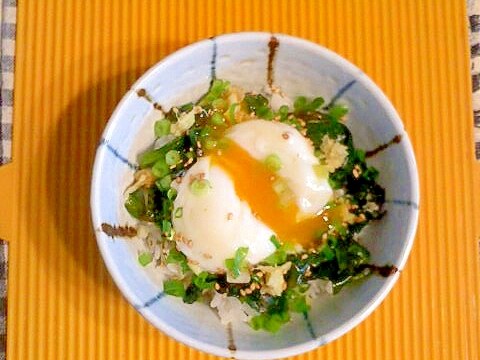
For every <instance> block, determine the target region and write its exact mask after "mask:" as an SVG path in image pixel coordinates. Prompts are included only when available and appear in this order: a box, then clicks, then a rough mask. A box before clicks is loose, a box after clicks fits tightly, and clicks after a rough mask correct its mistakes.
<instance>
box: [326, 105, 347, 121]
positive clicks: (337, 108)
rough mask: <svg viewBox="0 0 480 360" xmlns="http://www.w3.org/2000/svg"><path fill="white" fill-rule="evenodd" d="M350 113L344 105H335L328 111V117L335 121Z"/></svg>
mask: <svg viewBox="0 0 480 360" xmlns="http://www.w3.org/2000/svg"><path fill="white" fill-rule="evenodd" d="M347 113H348V108H347V107H346V106H344V105H333V106H331V107H330V109H328V115H330V116H331V117H333V118H335V119H341V118H342V117H344V116H345V115H346V114H347Z"/></svg>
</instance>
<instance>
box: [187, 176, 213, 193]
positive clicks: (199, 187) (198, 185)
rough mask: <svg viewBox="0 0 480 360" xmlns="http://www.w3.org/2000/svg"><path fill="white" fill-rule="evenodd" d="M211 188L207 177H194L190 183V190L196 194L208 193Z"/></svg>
mask: <svg viewBox="0 0 480 360" xmlns="http://www.w3.org/2000/svg"><path fill="white" fill-rule="evenodd" d="M210 188H211V185H210V181H208V180H207V179H194V180H193V181H192V182H191V184H190V191H191V192H192V193H193V195H196V196H203V195H206V194H208V192H209V191H210Z"/></svg>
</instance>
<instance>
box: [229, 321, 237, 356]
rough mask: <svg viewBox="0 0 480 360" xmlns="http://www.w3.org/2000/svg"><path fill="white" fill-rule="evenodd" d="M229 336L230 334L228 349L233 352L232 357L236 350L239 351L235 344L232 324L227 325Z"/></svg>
mask: <svg viewBox="0 0 480 360" xmlns="http://www.w3.org/2000/svg"><path fill="white" fill-rule="evenodd" d="M227 336H228V350H230V351H231V352H232V358H233V354H234V353H235V351H237V346H236V345H235V339H234V338H233V330H232V324H231V323H229V324H228V325H227Z"/></svg>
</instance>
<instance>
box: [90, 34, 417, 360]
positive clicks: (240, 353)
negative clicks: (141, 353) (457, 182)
mask: <svg viewBox="0 0 480 360" xmlns="http://www.w3.org/2000/svg"><path fill="white" fill-rule="evenodd" d="M271 36H275V37H276V38H278V39H279V40H280V41H281V44H287V45H295V46H299V47H303V48H306V50H308V51H311V52H313V53H315V54H316V56H320V57H324V58H327V59H328V60H330V61H332V62H334V63H337V64H338V65H339V66H341V67H343V68H346V69H347V70H348V71H349V72H352V73H359V74H362V76H361V77H359V79H358V80H359V81H360V82H361V83H362V85H363V86H365V87H366V88H367V90H368V91H369V92H370V93H371V94H372V95H373V96H374V97H375V98H376V99H377V101H378V102H379V103H381V104H382V107H383V108H384V110H385V111H386V112H387V114H388V116H387V117H388V118H389V119H390V121H391V122H392V124H393V126H394V127H395V128H396V130H398V131H399V132H401V133H402V136H403V138H402V143H401V144H400V145H402V147H403V149H404V151H405V152H406V156H407V163H408V168H409V169H408V170H409V173H410V174H411V178H410V180H411V183H412V188H411V191H412V197H413V202H415V203H416V204H419V201H420V194H419V193H420V190H419V177H418V168H417V164H416V160H415V155H414V152H413V147H412V144H411V141H410V139H409V136H408V134H407V132H406V130H405V129H404V125H403V122H402V121H401V118H400V116H399V114H398V112H397V111H396V109H395V108H394V107H393V105H392V103H391V102H390V100H389V99H388V98H387V96H386V95H385V94H384V93H383V91H382V90H381V89H380V87H379V86H378V85H376V84H375V83H374V81H373V80H372V79H371V78H370V77H369V76H368V75H366V74H365V73H364V72H363V71H362V70H360V69H359V68H358V67H357V66H355V65H353V64H352V63H351V62H350V61H348V60H347V59H345V58H343V57H342V56H341V55H339V54H337V53H335V52H334V51H332V50H330V49H328V48H326V47H324V46H322V45H319V44H317V43H314V42H312V41H309V40H305V39H302V38H299V37H295V36H291V35H287V34H282V33H269V32H232V33H225V34H221V35H218V36H215V37H214V38H215V40H216V42H217V44H218V43H219V42H229V41H235V42H239V41H249V40H259V39H261V40H262V41H263V40H264V38H267V37H271ZM210 43H211V39H204V40H200V41H197V42H194V43H192V44H189V45H187V46H185V47H183V48H181V49H178V50H176V51H174V52H173V53H171V54H169V55H168V56H166V57H164V58H163V59H162V60H160V61H159V62H157V63H156V64H154V65H153V66H151V67H150V68H149V69H148V70H147V71H146V72H145V73H144V74H143V75H142V76H141V77H140V78H139V79H138V80H137V81H136V82H135V83H134V84H133V85H132V86H131V87H130V89H129V90H128V91H127V92H126V94H125V95H124V96H123V97H122V99H121V100H120V102H119V103H118V104H117V106H116V107H115V110H114V111H113V113H112V115H111V116H110V118H109V120H108V122H107V124H106V126H105V129H104V131H103V133H102V138H106V137H105V136H106V135H107V134H108V133H109V132H110V131H112V128H113V126H114V124H115V123H116V122H118V121H120V119H121V117H119V114H120V112H121V109H122V108H123V107H124V105H125V103H127V102H128V101H129V100H130V98H131V95H132V93H133V92H134V91H135V89H137V88H139V87H140V86H141V84H142V83H144V82H146V81H148V79H149V78H150V77H151V76H152V75H154V73H155V72H156V71H158V70H160V68H161V67H163V66H166V65H168V64H169V63H172V62H175V61H177V59H178V58H181V57H184V56H188V55H189V53H191V52H193V51H196V50H197V49H198V48H201V47H205V46H208V47H210V46H211V45H210ZM104 156H105V148H104V147H98V148H97V151H96V154H95V161H94V165H93V172H92V180H91V194H90V208H91V216H92V223H93V227H94V229H96V228H98V227H99V225H100V224H101V219H100V218H99V207H98V205H97V198H98V196H99V194H98V191H99V190H98V189H99V179H100V176H99V175H100V174H101V172H102V169H101V167H102V163H103V159H104ZM414 210H416V211H414V212H413V214H414V215H413V217H411V221H410V223H409V228H408V232H407V237H406V241H405V245H404V247H403V250H402V252H401V253H400V255H399V263H398V264H397V266H398V269H399V271H398V272H397V273H396V274H394V275H393V276H390V277H388V278H386V279H385V283H384V285H383V286H382V287H381V288H380V289H379V290H378V292H377V293H376V294H375V296H374V297H372V298H371V299H370V301H369V302H368V303H367V304H366V305H364V306H363V308H362V309H361V310H360V311H358V312H357V313H356V314H355V315H354V316H352V317H351V318H350V319H348V320H347V321H346V322H345V323H343V324H342V325H340V326H339V327H337V328H335V329H333V330H331V331H329V332H328V333H327V334H325V335H323V336H321V337H320V338H317V339H315V340H308V341H305V342H303V343H301V344H297V345H294V346H289V347H284V348H279V349H275V350H258V351H252V350H237V351H236V352H235V354H234V356H235V358H241V359H274V358H283V357H289V356H294V355H298V354H301V353H305V352H307V351H310V350H313V349H315V348H317V347H319V346H322V345H325V344H327V343H329V342H332V341H333V340H336V339H337V338H339V337H340V336H342V335H344V334H345V333H347V332H348V331H350V330H351V329H352V328H354V327H355V326H357V325H358V324H360V323H361V322H362V321H363V320H364V319H365V318H366V317H368V315H370V314H371V313H372V312H373V311H374V310H375V309H376V308H377V307H378V306H379V305H380V303H381V302H382V301H383V300H384V299H385V297H386V296H387V294H388V293H389V292H390V290H391V289H392V287H393V285H394V284H395V283H396V281H397V280H398V278H399V276H400V273H401V271H402V270H403V268H404V266H405V263H406V261H407V260H408V257H409V254H410V251H411V248H412V246H413V242H414V239H415V234H416V230H417V225H418V216H419V211H418V208H417V209H414ZM94 232H95V236H96V240H97V246H98V248H99V250H100V253H101V255H102V258H103V261H104V263H105V265H106V268H107V270H108V272H109V274H110V275H111V277H112V279H113V280H114V282H115V284H116V286H117V287H118V288H119V289H120V292H121V294H122V295H123V296H124V297H125V298H126V299H127V301H128V302H129V304H130V305H131V306H132V307H134V308H135V309H136V310H137V311H138V312H139V313H140V314H141V315H142V316H143V317H144V318H145V319H146V320H147V321H148V322H150V323H151V324H152V325H154V326H155V327H156V328H157V329H158V330H160V331H162V332H163V333H164V334H166V335H167V336H170V337H172V338H174V339H175V340H177V341H179V342H181V343H183V344H186V345H188V346H191V347H193V348H196V349H198V350H201V351H204V352H208V353H211V354H214V355H218V356H223V357H231V356H232V352H231V351H230V350H228V349H227V348H222V347H219V346H216V345H210V344H207V343H204V342H202V341H199V340H197V339H195V338H192V337H190V336H188V335H186V334H184V333H182V332H180V331H179V330H177V329H176V328H175V327H174V326H172V325H170V324H168V323H165V322H163V321H161V320H160V319H159V318H158V317H156V316H154V314H153V312H152V311H151V310H150V309H149V308H142V309H138V308H136V307H135V306H134V304H135V303H136V301H135V300H136V298H137V297H136V295H135V293H134V291H133V290H132V289H130V287H128V286H127V285H126V283H125V282H124V280H123V275H122V273H121V272H120V271H118V270H117V267H116V266H115V264H114V261H113V259H112V258H111V256H110V254H109V252H108V251H107V246H106V244H105V243H104V241H103V240H102V239H101V238H100V235H99V234H98V233H97V231H94Z"/></svg>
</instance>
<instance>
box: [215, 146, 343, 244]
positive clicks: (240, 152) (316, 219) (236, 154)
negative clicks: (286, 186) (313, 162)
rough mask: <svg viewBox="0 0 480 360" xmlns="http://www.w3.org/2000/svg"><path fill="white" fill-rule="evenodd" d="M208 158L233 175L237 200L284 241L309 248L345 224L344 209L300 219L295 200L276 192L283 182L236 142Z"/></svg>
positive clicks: (326, 210)
mask: <svg viewBox="0 0 480 360" xmlns="http://www.w3.org/2000/svg"><path fill="white" fill-rule="evenodd" d="M209 155H210V156H211V159H212V160H211V161H212V165H217V166H219V167H221V168H222V169H223V170H224V171H225V172H226V173H227V174H228V175H229V176H230V178H231V180H232V181H233V184H234V186H235V191H236V193H237V195H238V197H239V198H240V199H241V200H243V201H245V202H247V203H248V204H249V206H250V208H251V210H252V212H253V214H254V215H255V216H256V217H257V218H258V219H259V220H260V221H262V222H263V223H264V224H265V225H266V226H268V227H269V228H270V229H271V230H272V231H273V232H274V233H275V234H276V235H277V237H278V238H279V239H280V240H281V241H283V242H292V243H296V244H300V245H302V246H304V247H308V246H310V245H313V242H314V240H315V238H317V239H318V234H321V233H323V232H325V231H327V230H328V226H329V225H331V224H332V223H334V222H336V221H342V218H343V216H342V215H344V213H345V211H346V208H345V207H344V206H337V207H335V208H332V209H325V210H323V211H322V212H321V213H320V214H318V215H315V216H310V217H308V218H305V217H303V219H300V220H298V217H299V215H301V213H300V211H299V209H298V206H297V205H296V203H295V200H294V199H292V200H291V201H289V202H287V203H285V201H282V196H281V195H279V194H278V193H277V192H276V191H275V190H274V189H275V183H276V182H277V181H281V180H283V179H281V178H280V177H279V176H278V174H276V173H275V172H272V171H271V170H269V169H268V168H267V167H266V166H265V165H264V164H263V163H262V162H260V161H258V160H256V159H254V158H253V157H251V156H250V154H249V153H248V152H247V151H245V150H244V149H243V148H242V147H240V146H239V145H237V144H236V143H234V142H233V141H229V142H228V146H227V147H226V148H225V149H223V150H221V151H216V152H215V151H213V152H212V153H211V154H209Z"/></svg>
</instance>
